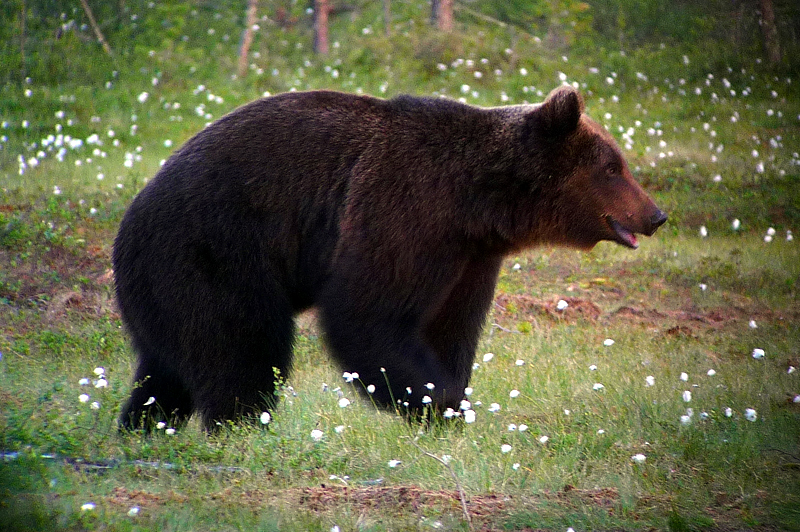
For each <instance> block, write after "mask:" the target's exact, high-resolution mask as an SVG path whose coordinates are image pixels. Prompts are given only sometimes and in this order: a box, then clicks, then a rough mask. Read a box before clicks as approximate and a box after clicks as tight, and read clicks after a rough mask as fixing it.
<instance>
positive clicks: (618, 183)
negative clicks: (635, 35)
mask: <svg viewBox="0 0 800 532" xmlns="http://www.w3.org/2000/svg"><path fill="white" fill-rule="evenodd" d="M519 146H520V148H521V150H520V151H519V152H518V153H517V156H516V161H515V171H514V174H515V176H516V179H522V180H523V181H528V183H529V185H530V189H529V190H530V193H531V194H532V197H534V198H535V201H536V204H537V207H536V212H537V217H536V221H535V226H536V227H533V228H531V233H530V234H532V235H535V242H531V243H548V244H561V245H566V246H571V247H576V248H581V249H591V248H592V247H593V246H594V245H595V244H597V243H598V242H599V241H601V240H610V241H613V242H616V243H618V244H621V245H623V246H626V247H629V248H636V247H638V241H637V239H636V235H637V234H644V235H647V236H650V235H652V234H653V233H654V232H655V231H656V229H658V227H659V226H661V225H662V224H663V223H664V222H665V221H666V220H667V215H666V214H665V213H664V212H663V211H661V210H660V209H659V208H658V207H657V206H656V205H655V203H653V200H651V199H650V197H649V196H648V195H647V193H646V192H645V191H644V190H643V189H642V187H641V186H639V184H638V183H637V182H636V181H635V180H634V178H633V176H632V175H631V172H630V170H629V169H628V164H627V163H626V161H625V158H624V157H623V155H622V152H621V151H620V149H619V147H618V146H617V143H616V142H615V140H614V138H613V137H612V136H611V134H609V132H608V131H606V130H605V128H603V127H602V126H600V125H599V124H598V123H597V122H595V121H593V120H592V119H590V118H589V117H588V116H586V115H585V114H584V104H583V99H582V98H581V96H580V94H579V93H578V92H577V91H576V90H575V89H573V88H572V87H569V86H563V87H559V88H557V89H555V90H553V91H552V92H551V93H550V94H549V95H548V97H547V99H546V100H545V101H544V102H543V103H542V104H539V105H536V106H530V108H529V109H528V110H527V111H526V112H525V114H524V115H523V117H522V128H521V143H520V144H519Z"/></svg>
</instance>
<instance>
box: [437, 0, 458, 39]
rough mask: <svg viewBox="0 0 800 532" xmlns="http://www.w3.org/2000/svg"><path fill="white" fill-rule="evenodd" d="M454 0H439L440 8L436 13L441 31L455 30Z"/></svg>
mask: <svg viewBox="0 0 800 532" xmlns="http://www.w3.org/2000/svg"><path fill="white" fill-rule="evenodd" d="M453 1H454V0H439V2H438V4H439V10H438V13H437V14H436V21H437V24H438V27H439V29H440V30H441V31H444V32H448V33H449V32H451V31H453Z"/></svg>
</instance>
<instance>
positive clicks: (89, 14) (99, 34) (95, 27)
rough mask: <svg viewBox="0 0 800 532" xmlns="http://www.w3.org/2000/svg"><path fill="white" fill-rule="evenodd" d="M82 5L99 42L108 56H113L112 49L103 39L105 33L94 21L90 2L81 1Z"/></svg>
mask: <svg viewBox="0 0 800 532" xmlns="http://www.w3.org/2000/svg"><path fill="white" fill-rule="evenodd" d="M81 5H82V6H83V11H84V12H85V13H86V16H87V17H88V18H89V24H91V26H92V30H94V34H95V36H96V37H97V40H98V41H100V44H101V45H103V50H105V51H106V53H107V54H108V55H111V47H110V46H109V45H108V43H107V42H106V38H105V37H103V32H102V31H100V26H98V25H97V21H95V19H94V15H93V14H92V8H90V7H89V2H88V1H87V0H81Z"/></svg>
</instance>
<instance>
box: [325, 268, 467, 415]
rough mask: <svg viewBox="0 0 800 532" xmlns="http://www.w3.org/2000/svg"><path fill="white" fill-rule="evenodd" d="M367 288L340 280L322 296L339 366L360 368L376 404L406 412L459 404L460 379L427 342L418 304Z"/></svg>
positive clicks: (326, 324) (461, 387)
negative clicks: (373, 293)
mask: <svg viewBox="0 0 800 532" xmlns="http://www.w3.org/2000/svg"><path fill="white" fill-rule="evenodd" d="M370 293H372V291H371V290H369V289H367V288H364V287H359V288H356V287H354V286H351V285H349V283H338V286H333V287H331V286H329V287H328V289H327V290H326V293H325V295H324V297H323V298H322V300H321V301H320V310H321V313H320V314H321V321H322V325H323V328H324V329H325V332H326V336H327V341H328V344H329V345H330V347H331V349H332V351H333V355H334V357H335V358H336V360H337V361H338V362H339V365H340V366H341V367H342V369H343V370H344V371H347V372H351V373H352V372H356V373H358V375H359V380H360V381H361V383H362V384H363V385H364V387H368V386H369V385H373V386H375V391H374V392H373V393H372V398H373V399H374V400H375V401H376V402H377V403H379V404H382V405H385V406H389V407H391V408H395V409H399V411H403V412H405V411H408V413H409V414H410V415H416V414H418V413H419V412H420V411H421V410H422V409H423V408H435V409H436V410H439V411H443V410H444V409H446V408H448V407H450V408H453V409H457V408H458V405H459V402H460V401H461V399H462V398H463V393H464V382H463V379H462V378H460V376H459V375H458V374H457V373H456V372H454V371H453V370H452V368H450V367H448V366H447V365H446V364H444V363H443V362H442V360H441V358H440V356H439V354H438V353H437V352H436V351H435V349H434V348H433V347H432V346H431V345H430V343H429V342H428V340H427V338H426V335H425V333H424V314H423V313H422V312H421V308H420V307H419V306H417V305H412V304H408V301H407V300H405V301H404V298H397V294H396V293H392V291H391V290H388V291H385V292H380V294H381V295H377V294H376V297H370V295H369V294H370ZM431 295H434V294H426V295H425V296H422V299H426V298H428V297H431ZM403 303H406V304H405V305H404V304H403Z"/></svg>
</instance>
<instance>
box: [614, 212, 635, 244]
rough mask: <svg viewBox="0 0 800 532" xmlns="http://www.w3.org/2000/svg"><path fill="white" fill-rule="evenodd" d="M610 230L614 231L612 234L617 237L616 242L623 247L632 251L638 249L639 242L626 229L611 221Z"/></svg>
mask: <svg viewBox="0 0 800 532" xmlns="http://www.w3.org/2000/svg"><path fill="white" fill-rule="evenodd" d="M611 229H613V230H614V234H615V235H616V236H617V242H619V243H620V244H622V245H623V246H627V247H629V248H632V249H636V248H638V247H639V241H638V240H636V235H634V234H633V233H632V232H631V231H629V230H628V229H625V228H624V227H622V225H620V223H619V222H618V221H616V220H614V219H612V220H611Z"/></svg>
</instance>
